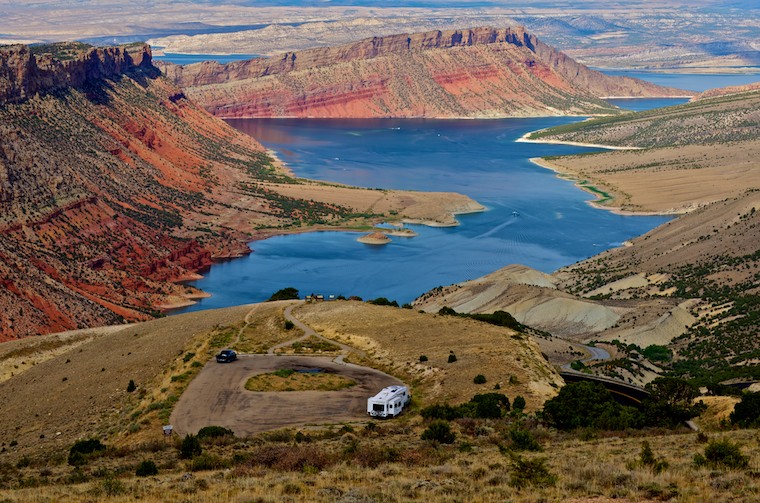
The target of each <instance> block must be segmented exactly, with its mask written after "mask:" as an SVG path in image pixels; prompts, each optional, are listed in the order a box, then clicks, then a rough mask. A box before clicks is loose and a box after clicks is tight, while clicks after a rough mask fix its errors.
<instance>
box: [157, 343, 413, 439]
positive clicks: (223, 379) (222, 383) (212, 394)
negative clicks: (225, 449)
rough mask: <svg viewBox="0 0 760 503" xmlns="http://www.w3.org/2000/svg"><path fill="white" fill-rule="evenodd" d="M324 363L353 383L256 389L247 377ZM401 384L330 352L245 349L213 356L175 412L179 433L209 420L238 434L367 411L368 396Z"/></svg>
mask: <svg viewBox="0 0 760 503" xmlns="http://www.w3.org/2000/svg"><path fill="white" fill-rule="evenodd" d="M317 367H318V368H321V369H324V371H325V372H332V373H336V374H340V375H342V376H346V377H349V378H351V379H353V380H355V381H356V382H357V384H356V385H355V386H352V387H351V388H348V389H345V390H340V391H288V392H279V393H277V392H252V391H248V390H246V389H245V382H246V380H247V379H248V378H249V377H251V376H252V375H255V374H260V373H264V372H272V371H275V370H277V369H282V368H291V369H295V370H298V369H309V368H317ZM393 384H400V383H399V381H398V380H397V379H395V378H394V377H391V376H389V375H387V374H384V373H382V372H380V371H377V370H374V369H370V368H367V367H361V366H358V365H352V364H345V363H343V364H341V363H335V362H333V361H331V358H330V357H316V356H271V355H250V356H249V355H241V356H240V357H239V358H238V360H237V361H235V362H232V363H224V364H221V363H217V362H216V361H214V360H211V361H209V362H208V363H207V364H206V366H205V367H204V368H203V370H202V371H201V373H200V374H199V375H198V376H197V377H196V378H195V379H194V380H193V382H192V383H191V384H190V386H188V388H187V390H186V391H185V392H184V393H183V394H182V397H181V398H180V400H179V402H178V403H177V405H176V406H175V408H174V412H173V413H172V415H171V419H170V421H171V424H172V425H173V426H174V429H175V431H176V432H177V433H179V434H180V435H185V434H187V433H196V432H197V431H198V430H199V429H200V428H202V427H204V426H209V425H215V426H224V427H226V428H230V429H231V430H232V431H234V432H235V435H237V436H246V435H251V434H254V433H258V432H261V431H266V430H272V429H277V428H282V427H287V426H299V425H304V424H323V423H338V422H342V421H350V420H357V419H359V420H360V419H365V418H366V417H367V412H366V411H367V408H366V407H367V398H369V397H370V396H372V395H374V394H375V393H377V392H378V391H379V390H380V389H382V388H384V387H385V386H390V385H393Z"/></svg>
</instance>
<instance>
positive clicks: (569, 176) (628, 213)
mask: <svg viewBox="0 0 760 503" xmlns="http://www.w3.org/2000/svg"><path fill="white" fill-rule="evenodd" d="M528 160H529V161H530V162H532V163H533V164H535V165H536V166H538V167H540V168H543V169H548V170H549V171H553V172H554V173H556V174H557V176H558V177H560V178H564V179H566V180H569V181H571V182H573V185H575V186H576V187H578V188H579V189H581V190H583V191H584V192H587V193H589V194H592V195H593V196H595V197H596V199H595V200H588V201H586V204H588V205H589V206H592V207H593V208H596V209H599V210H606V211H609V212H611V213H614V214H615V215H621V216H625V217H656V216H676V215H683V214H685V213H688V212H687V211H633V210H624V209H622V208H621V207H619V206H605V205H603V204H599V201H600V200H601V199H603V198H602V197H601V196H600V194H599V192H604V191H602V190H601V189H599V188H598V187H596V186H594V185H583V184H582V183H581V182H582V180H580V179H579V178H578V177H577V175H576V174H575V173H571V172H567V171H565V170H563V169H561V168H559V167H558V166H556V165H554V164H551V163H550V162H549V161H547V160H545V159H544V158H543V157H531V158H529V159H528ZM592 189H596V190H597V191H599V192H596V191H594V190H592ZM604 193H605V194H607V192H604ZM608 195H609V198H610V199H609V200H610V201H615V196H614V195H611V194H608Z"/></svg>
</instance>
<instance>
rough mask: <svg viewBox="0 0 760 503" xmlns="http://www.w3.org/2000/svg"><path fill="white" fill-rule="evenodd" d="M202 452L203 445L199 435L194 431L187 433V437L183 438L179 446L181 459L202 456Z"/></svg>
mask: <svg viewBox="0 0 760 503" xmlns="http://www.w3.org/2000/svg"><path fill="white" fill-rule="evenodd" d="M202 452H203V447H202V446H201V442H200V440H198V437H196V436H195V435H193V434H192V433H190V434H188V435H186V436H185V438H183V439H182V442H181V443H180V446H179V457H180V459H193V458H195V457H196V456H200V455H201V453H202Z"/></svg>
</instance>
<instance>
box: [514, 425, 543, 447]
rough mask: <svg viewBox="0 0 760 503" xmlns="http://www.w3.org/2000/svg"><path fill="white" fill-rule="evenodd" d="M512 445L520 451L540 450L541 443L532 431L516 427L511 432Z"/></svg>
mask: <svg viewBox="0 0 760 503" xmlns="http://www.w3.org/2000/svg"><path fill="white" fill-rule="evenodd" d="M509 439H510V440H511V441H512V447H513V448H514V449H516V450H518V451H534V452H536V451H540V450H541V444H539V443H538V440H536V437H534V436H533V434H532V433H531V432H529V431H528V430H525V429H522V428H514V429H513V430H511V431H510V432H509Z"/></svg>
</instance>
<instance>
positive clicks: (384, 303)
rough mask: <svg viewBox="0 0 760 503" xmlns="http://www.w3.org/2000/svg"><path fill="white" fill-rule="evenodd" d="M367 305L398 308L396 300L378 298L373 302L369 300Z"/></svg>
mask: <svg viewBox="0 0 760 503" xmlns="http://www.w3.org/2000/svg"><path fill="white" fill-rule="evenodd" d="M367 303H369V304H374V305H376V306H392V307H398V302H396V301H395V300H388V299H386V298H385V297H378V298H376V299H373V300H368V301H367Z"/></svg>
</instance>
